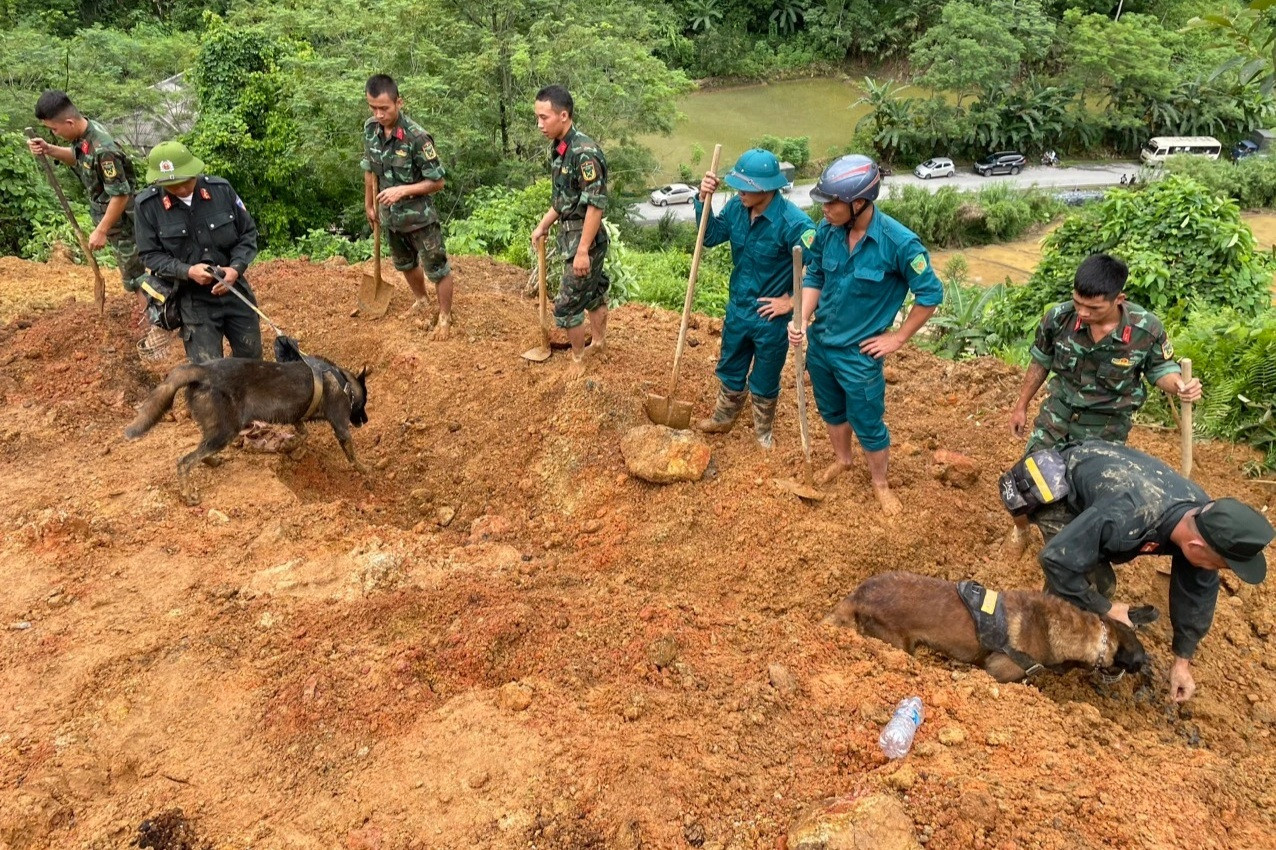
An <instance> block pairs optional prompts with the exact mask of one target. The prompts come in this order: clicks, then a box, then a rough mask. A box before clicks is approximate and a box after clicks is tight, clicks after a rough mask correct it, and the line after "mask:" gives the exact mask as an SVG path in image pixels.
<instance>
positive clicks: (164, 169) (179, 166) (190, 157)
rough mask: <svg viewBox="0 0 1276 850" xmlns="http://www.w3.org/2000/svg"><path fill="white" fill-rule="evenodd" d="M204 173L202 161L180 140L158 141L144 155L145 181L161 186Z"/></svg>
mask: <svg viewBox="0 0 1276 850" xmlns="http://www.w3.org/2000/svg"><path fill="white" fill-rule="evenodd" d="M203 173H204V163H203V162H201V161H200V160H199V159H198V158H196V156H195V154H193V153H191V152H190V149H189V148H187V147H186V145H184V144H182V143H181V142H177V141H173V142H160V143H159V144H158V145H156V146H155V147H154V148H152V149H151V152H150V153H149V154H147V156H146V182H147V183H155V184H158V185H160V186H163V185H165V184H168V183H181V182H182V181H183V180H190V179H191V178H192V177H198V176H199V175H201V174H203Z"/></svg>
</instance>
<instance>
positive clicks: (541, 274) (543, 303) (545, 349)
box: [523, 239, 550, 363]
mask: <svg viewBox="0 0 1276 850" xmlns="http://www.w3.org/2000/svg"><path fill="white" fill-rule="evenodd" d="M536 279H537V283H538V284H539V286H540V306H539V308H538V309H537V319H538V321H539V324H540V331H541V344H540V345H538V346H537V347H536V348H529V349H527V351H524V352H523V359H524V360H530V361H532V362H533V363H544V362H545V361H546V360H548V359H549V355H550V351H549V328H548V327H547V326H546V324H545V314H546V313H547V312H548V309H549V308H548V302H549V296H548V295H546V294H545V240H544V239H541V240H540V241H539V242H537V243H536Z"/></svg>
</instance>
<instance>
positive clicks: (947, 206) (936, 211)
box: [879, 183, 1064, 248]
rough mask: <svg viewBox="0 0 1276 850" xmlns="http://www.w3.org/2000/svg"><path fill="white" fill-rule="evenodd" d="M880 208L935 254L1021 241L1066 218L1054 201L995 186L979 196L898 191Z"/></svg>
mask: <svg viewBox="0 0 1276 850" xmlns="http://www.w3.org/2000/svg"><path fill="white" fill-rule="evenodd" d="M879 205H880V207H881V208H882V210H883V211H885V212H886V213H887V214H888V215H890V216H891V217H892V218H895V219H898V220H899V221H900V222H901V223H902V224H904V225H905V226H906V227H908V228H909V229H910V230H912V231H913V232H914V233H916V234H917V235H918V236H920V237H921V239H922V241H923V242H924V243H926V244H927V245H929V246H931V247H934V248H953V247H966V246H970V245H987V244H990V243H993V242H1007V241H1009V240H1012V239H1018V238H1019V237H1020V236H1021V235H1023V233H1024V232H1025V231H1026V230H1028V229H1029V228H1030V227H1034V226H1036V225H1041V224H1046V223H1048V222H1050V221H1053V220H1054V218H1055V217H1056V216H1058V215H1059V214H1060V213H1062V212H1063V209H1064V206H1063V204H1062V203H1061V202H1060V201H1058V200H1056V199H1055V198H1054V196H1052V195H1048V194H1046V193H1044V192H1040V191H1037V190H1036V189H1031V190H1028V191H1021V190H1018V189H1015V188H1012V187H1011V186H1009V185H1007V184H1004V183H994V184H992V185H990V186H986V187H984V188H983V189H980V190H979V191H978V192H962V191H960V190H958V189H955V188H953V187H952V186H944V187H942V188H940V189H939V190H937V191H935V192H933V193H932V192H929V191H927V190H926V189H923V188H921V187H919V186H905V187H903V189H902V190H892V191H891V195H890V197H889V198H887V199H885V200H882V201H881V202H880V204H879Z"/></svg>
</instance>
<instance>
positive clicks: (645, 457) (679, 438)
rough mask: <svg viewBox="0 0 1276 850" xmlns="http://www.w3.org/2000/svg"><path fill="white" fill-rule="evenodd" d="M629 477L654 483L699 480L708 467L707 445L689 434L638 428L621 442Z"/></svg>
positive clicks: (646, 426)
mask: <svg viewBox="0 0 1276 850" xmlns="http://www.w3.org/2000/svg"><path fill="white" fill-rule="evenodd" d="M620 453H621V454H622V455H624V457H625V466H626V467H627V468H628V469H629V474H630V475H632V476H634V477H635V478H641V479H642V480H643V481H650V482H652V483H653V484H671V483H673V482H674V481H699V480H700V478H701V476H703V475H704V471H705V468H706V467H708V466H709V458H710V457H711V455H712V451H711V450H710V448H709V444H708V443H706V442H705V441H704V440H703V439H701V438H700V436H699V435H697V434H693V433H692V432H690V431H675V430H674V429H673V428H667V427H665V426H664V425H639V426H638V427H637V428H632V429H630V431H629V433H628V434H626V435H625V437H624V439H622V440H621V441H620Z"/></svg>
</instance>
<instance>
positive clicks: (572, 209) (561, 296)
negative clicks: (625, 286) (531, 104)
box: [532, 86, 611, 377]
mask: <svg viewBox="0 0 1276 850" xmlns="http://www.w3.org/2000/svg"><path fill="white" fill-rule="evenodd" d="M574 108H575V105H574V103H573V101H572V96H571V93H569V92H568V91H567V89H565V88H563V87H562V86H546V87H545V88H543V89H541V90H540V91H539V92H537V93H536V126H537V127H538V128H539V129H540V131H541V135H543V136H544V137H545V138H547V139H549V140H550V154H549V156H550V159H549V165H550V179H551V180H552V181H553V184H554V194H553V201H552V205H551V206H550V209H549V212H547V213H545V215H544V217H543V218H541V220H540V224H538V225H536V229H535V230H533V231H532V242H533V244H539V243H540V242H541V240H543V239H545V238H546V236H548V235H549V228H550V227H551V226H552V225H553V224H554V222H558V250H559V251H560V252H561V253H562V255H563V259H565V260H566V261H567V266H566V268H565V269H563V280H562V285H561V287H560V288H559V290H558V297H557V298H555V299H554V323H555V324H557V325H558V326H559V327H560V328H566V329H567V340H568V341H569V342H570V343H571V345H572V362H571V364H570V365H569V366H568V367H567V373H568V376H569V377H579V376H581V375H583V374H584V372H585V354H586V350H585V317H586V316H588V317H589V328H590V332H591V334H592V335H593V340H592V342H590V344H589V353H594V354H602V353H604V352H605V351H606V350H607V340H606V336H607V290H608V289H609V288H610V286H611V279H610V278H608V277H607V272H606V270H605V269H604V268H603V262H604V261H605V260H606V258H607V247H608V246H609V245H610V244H611V243H610V239H609V238H608V236H607V230H606V228H604V227H603V213H604V212H605V211H606V209H607V159H606V157H604V156H603V152H602V149H601V148H599V147H598V143H597V142H595V141H594V140H593V139H591V138H589V136H586V135H585V134H584V133H582V132H580V131H579V130H577V129H576V126H575V124H574V123H573V120H574V119H573V110H574Z"/></svg>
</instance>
